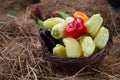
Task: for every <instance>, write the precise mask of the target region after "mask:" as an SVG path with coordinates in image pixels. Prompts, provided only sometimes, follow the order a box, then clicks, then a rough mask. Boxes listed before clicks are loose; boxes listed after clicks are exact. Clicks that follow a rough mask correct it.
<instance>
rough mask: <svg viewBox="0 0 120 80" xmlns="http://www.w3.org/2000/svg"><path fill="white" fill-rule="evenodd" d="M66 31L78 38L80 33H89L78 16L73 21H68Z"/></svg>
mask: <svg viewBox="0 0 120 80" xmlns="http://www.w3.org/2000/svg"><path fill="white" fill-rule="evenodd" d="M65 32H66V34H67V35H68V36H70V37H73V38H78V37H80V35H84V34H86V33H87V29H86V27H85V25H84V22H83V20H82V19H81V18H76V19H75V20H74V21H73V22H70V23H68V25H67V26H66V28H65Z"/></svg>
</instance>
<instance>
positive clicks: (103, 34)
mask: <svg viewBox="0 0 120 80" xmlns="http://www.w3.org/2000/svg"><path fill="white" fill-rule="evenodd" d="M108 39H109V31H108V29H107V28H105V27H101V28H100V31H99V32H98V34H97V35H96V37H95V38H94V42H95V45H96V47H98V48H99V49H102V48H104V47H105V46H106V44H107V41H108Z"/></svg>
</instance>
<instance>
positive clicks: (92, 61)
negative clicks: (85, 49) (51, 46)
mask: <svg viewBox="0 0 120 80" xmlns="http://www.w3.org/2000/svg"><path fill="white" fill-rule="evenodd" d="M39 40H40V42H41V45H42V48H43V55H42V56H43V59H44V60H47V61H49V62H50V64H51V68H52V70H53V71H54V72H56V73H62V74H68V75H72V74H75V73H77V72H78V71H80V70H81V69H83V68H84V70H83V71H81V72H80V73H84V74H92V73H94V71H93V68H94V69H98V68H99V65H100V64H101V62H102V61H103V59H104V57H105V56H106V55H107V53H108V47H109V46H108V44H107V46H106V47H105V48H104V49H102V50H101V51H99V52H98V53H95V54H94V55H92V56H90V57H87V58H60V57H57V56H54V55H53V54H52V53H50V52H49V51H48V48H47V46H46V45H45V42H44V41H43V39H42V38H41V36H40V37H39Z"/></svg>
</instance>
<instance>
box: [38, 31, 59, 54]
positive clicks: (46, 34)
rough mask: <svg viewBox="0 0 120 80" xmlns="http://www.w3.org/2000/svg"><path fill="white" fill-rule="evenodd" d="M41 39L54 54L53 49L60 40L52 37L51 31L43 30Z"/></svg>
mask: <svg viewBox="0 0 120 80" xmlns="http://www.w3.org/2000/svg"><path fill="white" fill-rule="evenodd" d="M40 36H41V38H42V39H43V41H44V43H45V45H46V46H47V48H48V50H49V51H50V52H52V50H53V48H54V47H55V46H56V44H57V43H58V40H56V39H55V38H53V37H52V36H51V31H50V30H42V31H41V33H40Z"/></svg>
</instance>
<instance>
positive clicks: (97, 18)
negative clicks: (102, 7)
mask: <svg viewBox="0 0 120 80" xmlns="http://www.w3.org/2000/svg"><path fill="white" fill-rule="evenodd" d="M52 15H53V17H51V18H48V19H46V20H41V19H40V18H37V17H34V18H36V19H37V22H38V24H39V25H40V27H41V28H42V31H41V33H40V36H41V37H42V39H43V40H44V42H45V44H46V46H47V47H48V50H49V51H50V52H51V53H53V55H55V56H58V57H63V58H84V57H90V56H91V55H93V54H95V53H97V52H99V51H100V50H102V49H103V48H104V47H105V46H106V45H107V42H108V39H109V31H108V29H107V28H105V27H103V26H102V24H103V18H102V16H101V15H100V14H94V15H92V16H91V17H90V18H89V17H88V16H87V15H86V14H85V13H83V12H80V11H77V12H75V13H74V14H73V16H70V15H68V14H66V13H64V12H55V13H54V14H52Z"/></svg>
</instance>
